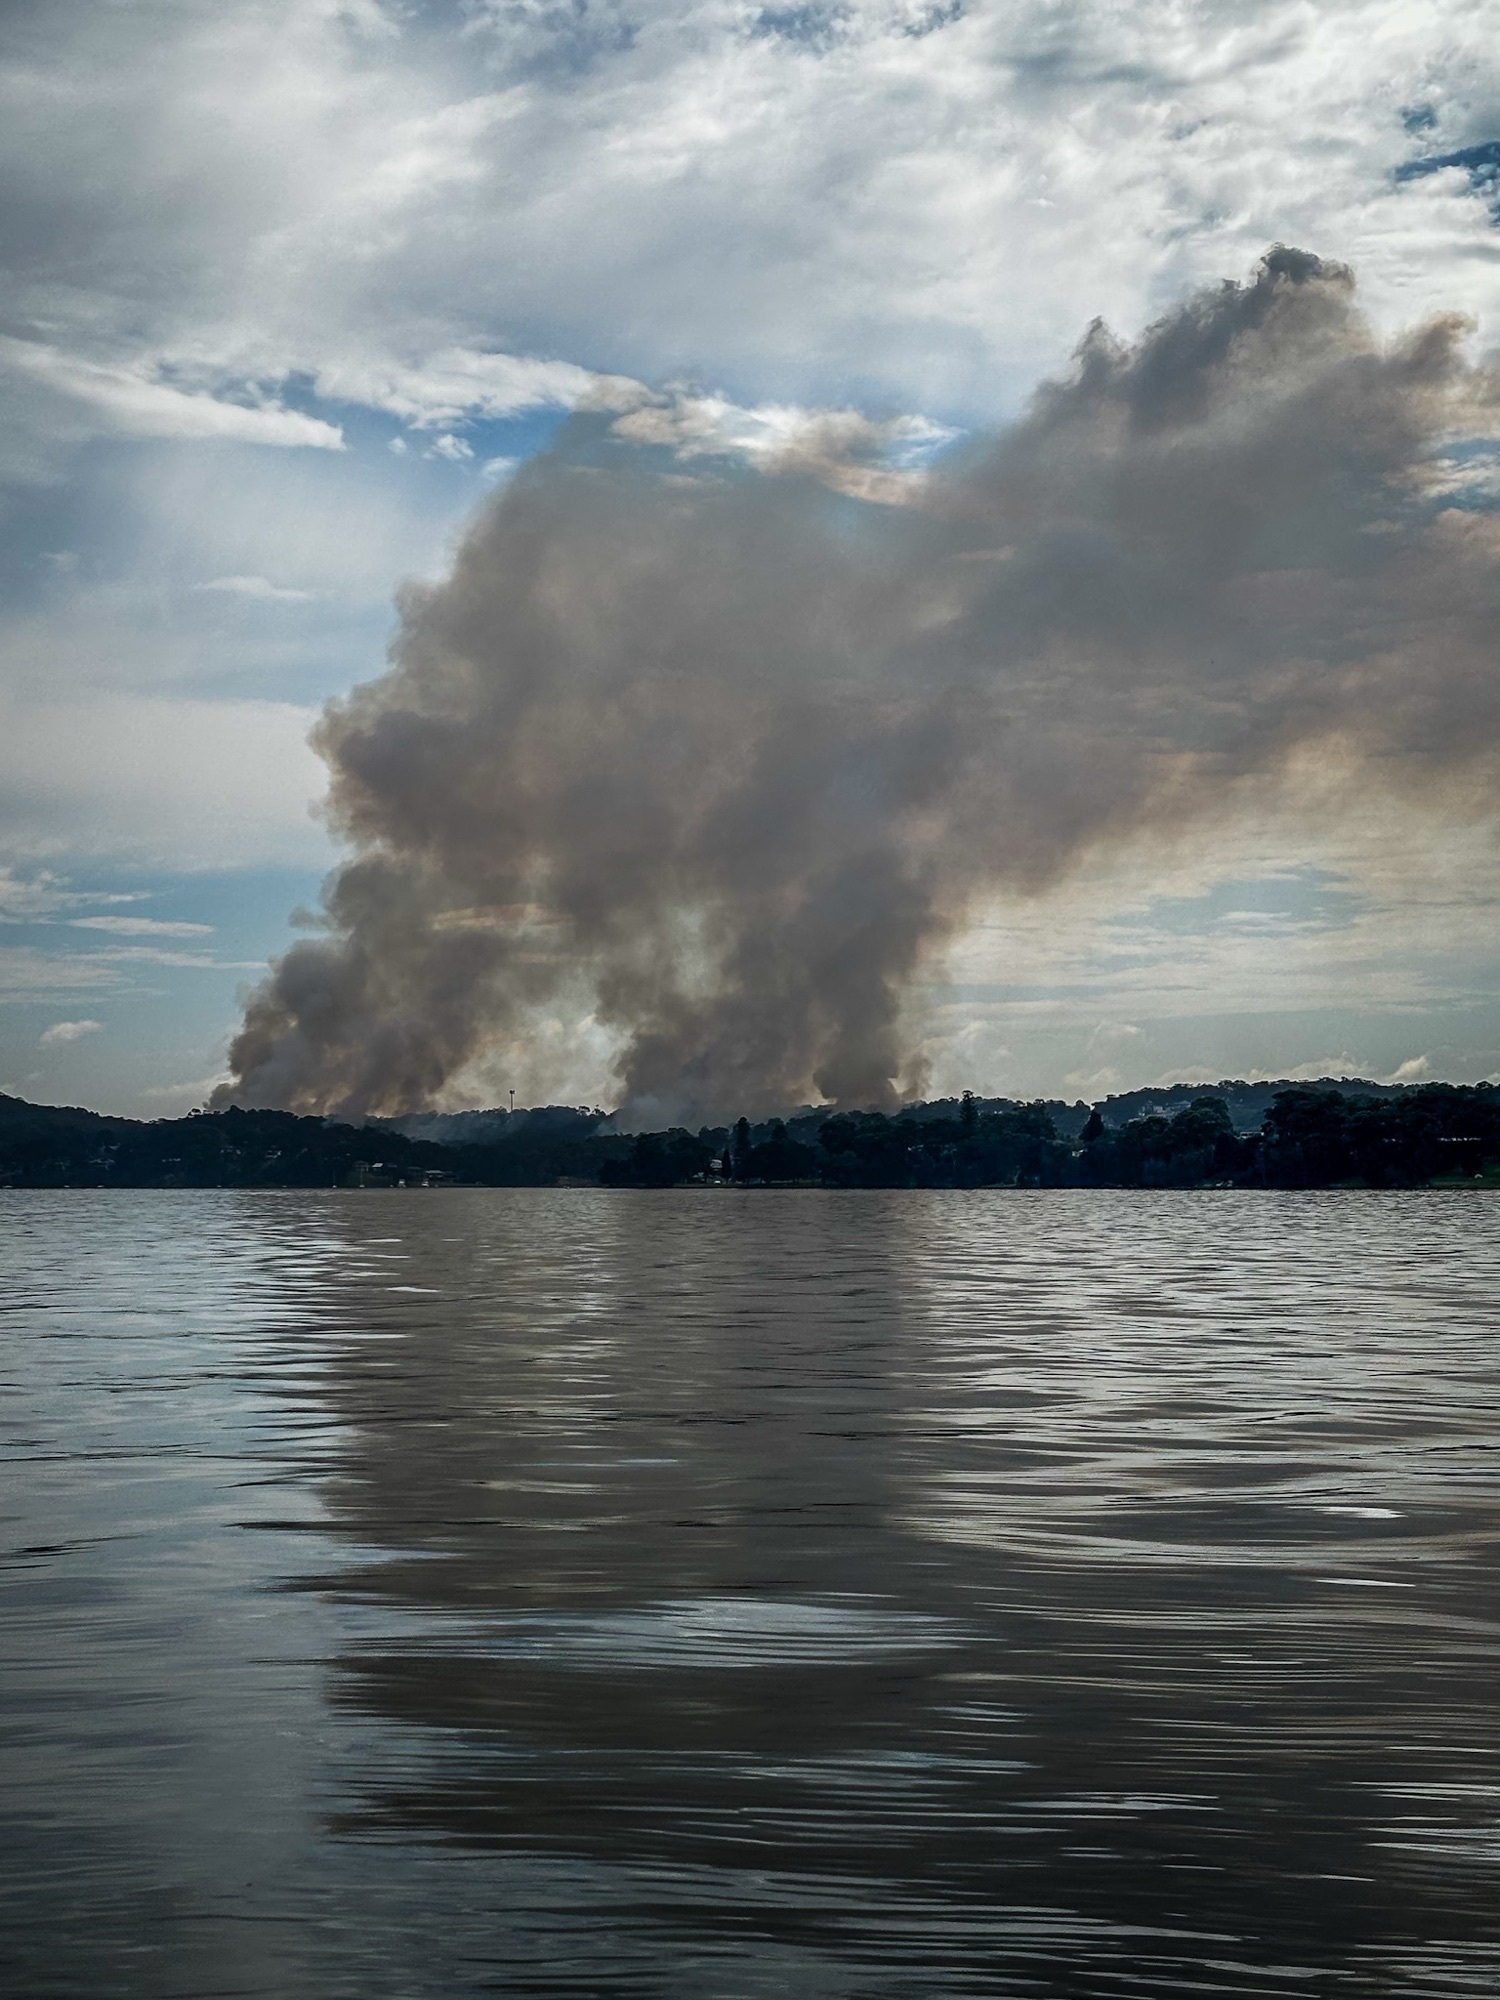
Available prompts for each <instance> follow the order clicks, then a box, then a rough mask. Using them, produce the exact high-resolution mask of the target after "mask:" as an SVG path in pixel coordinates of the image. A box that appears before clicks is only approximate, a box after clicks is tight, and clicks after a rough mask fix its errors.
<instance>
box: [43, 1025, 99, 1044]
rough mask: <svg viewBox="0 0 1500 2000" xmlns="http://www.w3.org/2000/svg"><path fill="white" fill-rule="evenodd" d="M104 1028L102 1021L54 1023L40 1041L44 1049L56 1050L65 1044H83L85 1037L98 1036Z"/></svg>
mask: <svg viewBox="0 0 1500 2000" xmlns="http://www.w3.org/2000/svg"><path fill="white" fill-rule="evenodd" d="M103 1026H104V1023H103V1022H102V1021H54V1022H53V1023H52V1026H51V1027H50V1028H46V1029H44V1030H43V1032H42V1034H41V1035H40V1036H39V1037H38V1040H39V1041H40V1043H41V1045H42V1047H43V1048H46V1049H50V1048H56V1047H58V1046H59V1044H61V1043H63V1042H81V1041H82V1040H83V1038H84V1036H85V1035H97V1034H98V1033H99V1032H100V1030H101V1029H102V1028H103Z"/></svg>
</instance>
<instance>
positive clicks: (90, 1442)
mask: <svg viewBox="0 0 1500 2000" xmlns="http://www.w3.org/2000/svg"><path fill="white" fill-rule="evenodd" d="M1497 1302H1500V1204H1497V1200H1496V1198H1495V1197H1493V1196H1490V1195H1486V1194H1484V1193H1482V1192H1476V1193H1472V1194H1471V1193H1465V1192H1453V1193H1443V1194H1426V1193H1420V1194H1411V1195H1399V1194H1382V1195H1362V1194H1351V1193H1332V1194H1318V1195H1291V1196H1285V1197H1279V1196H1274V1195H1241V1194H1234V1193H1199V1194H1190V1193H1174V1194H1167V1195H1162V1196H1159V1197H1158V1196H1149V1195H1132V1194H1125V1193H1108V1192H1105V1193H1098V1192H1045V1193H1043V1192H1038V1193H1015V1192H998V1193H984V1194H969V1195H964V1194H959V1195H955V1194H939V1195H923V1194H912V1193H904V1192H903V1193H894V1194H884V1193H850V1194H823V1193H813V1192H802V1191H799V1192H791V1193H785V1194H778V1193H774V1192H753V1191H752V1192H745V1193H738V1192H734V1191H730V1192H717V1191H704V1192H703V1193H701V1194H693V1193H664V1194H660V1195H657V1194H643V1193H631V1192H626V1191H621V1192H618V1193H611V1192H594V1191H585V1190H579V1191H570V1190H561V1191H547V1190H521V1191H514V1192H512V1191H473V1192H470V1191H456V1190H447V1191H436V1192H429V1193H405V1194H402V1193H390V1194H381V1193H374V1192H371V1193H362V1194H328V1195H324V1196H307V1195H301V1194H279V1193H276V1194H270V1193H268V1194H230V1193H206V1194H195V1193H184V1194H160V1193H139V1194H137V1193H126V1192H109V1193H84V1192H76V1193H71V1194H61V1195H59V1194H25V1193H14V1192H12V1193H9V1194H4V1193H0V1311H3V1326H4V1330H5V1339H4V1350H3V1357H4V1358H3V1381H4V1393H3V1401H0V1421H3V1432H0V1446H3V1468H0V1477H3V1482H4V1488H3V1500H0V1512H3V1515H4V1536H5V1553H4V1556H3V1567H0V1590H3V1598H0V1785H3V1825H0V1863H3V1866H0V1990H4V1991H5V1992H6V1993H7V1994H9V1993H15V1994H18V1995H27V1996H30V1995H51V1994H70V1995H71V1994H87V1995H93V1994H99V1995H105V1994H108V1995H116V1994H118V1995H126V1996H134V1995H143V1996H147V1995H149V1996H152V2000H156V1996H167V1997H168V2000H172V1997H173V1996H181V1995H193V1996H198V1995H220V1994H223V1995H256V1996H260V1995H266V1996H272V1995H274V1996H283V1995H286V1996H303V1995H308V1996H314V2000H322V1996H325V1995H346V1994H347V1995H350V1996H360V2000H363V1996H367V1995H378V1996H386V1995H389V1996H403V2000H409V1997H410V1996H424V2000H425V1996H428V1995H432V1996H438V1995H450V1994H465V1993H489V1992H498V1993H504V1994H511V1995H549V1996H555V1995H576V1996H586V1995H596V1994H597V1995H625V1994H631V1995H636V1994H639V1995H651V1996H656V1995H662V1996H670V2000H679V1996H680V2000H740V1996H745V2000H752V1997H753V2000H760V1996H773V1995H778V1996H780V1995H785V1996H793V1997H794V2000H800V1996H817V2000H823V1996H848V2000H884V1996H892V2000H896V1996H902V1997H903V2000H904V1996H924V1997H925V1996H948V1995H961V1994H982V1995H992V1994H994V1995H1006V1994H1026V1995H1041V1996H1066V2000H1074V1996H1077V1997H1078V2000H1086V1997H1087V1996H1095V1995H1097V1996H1101V2000H1102V1996H1142V2000H1154V1996H1175V1995H1186V1994H1224V1995H1228V1994H1248V1995H1255V1996H1271V1995H1298V1996H1301V1995H1312V1996H1344V1995H1351V1996H1352V1995H1392V1996H1396V1995H1399V1996H1426V1997H1427V2000H1432V1997H1433V1996H1445V1995H1453V1996H1458V1995H1465V1996H1467V1995H1482V1996H1485V2000H1492V1996H1493V1995H1494V1994H1495V1993H1496V1992H1497V1991H1500V1705H1497V1696H1500V1676H1497V1671H1496V1669H1497V1646H1496V1640H1497V1632H1500V1624H1497V1613H1500V1592H1497V1569H1496V1560H1497V1532H1500V1486H1497V1478H1496V1475H1497V1465H1500V1460H1497V1447H1500V1418H1497V1390H1500V1327H1497V1319H1500V1303H1497Z"/></svg>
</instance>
